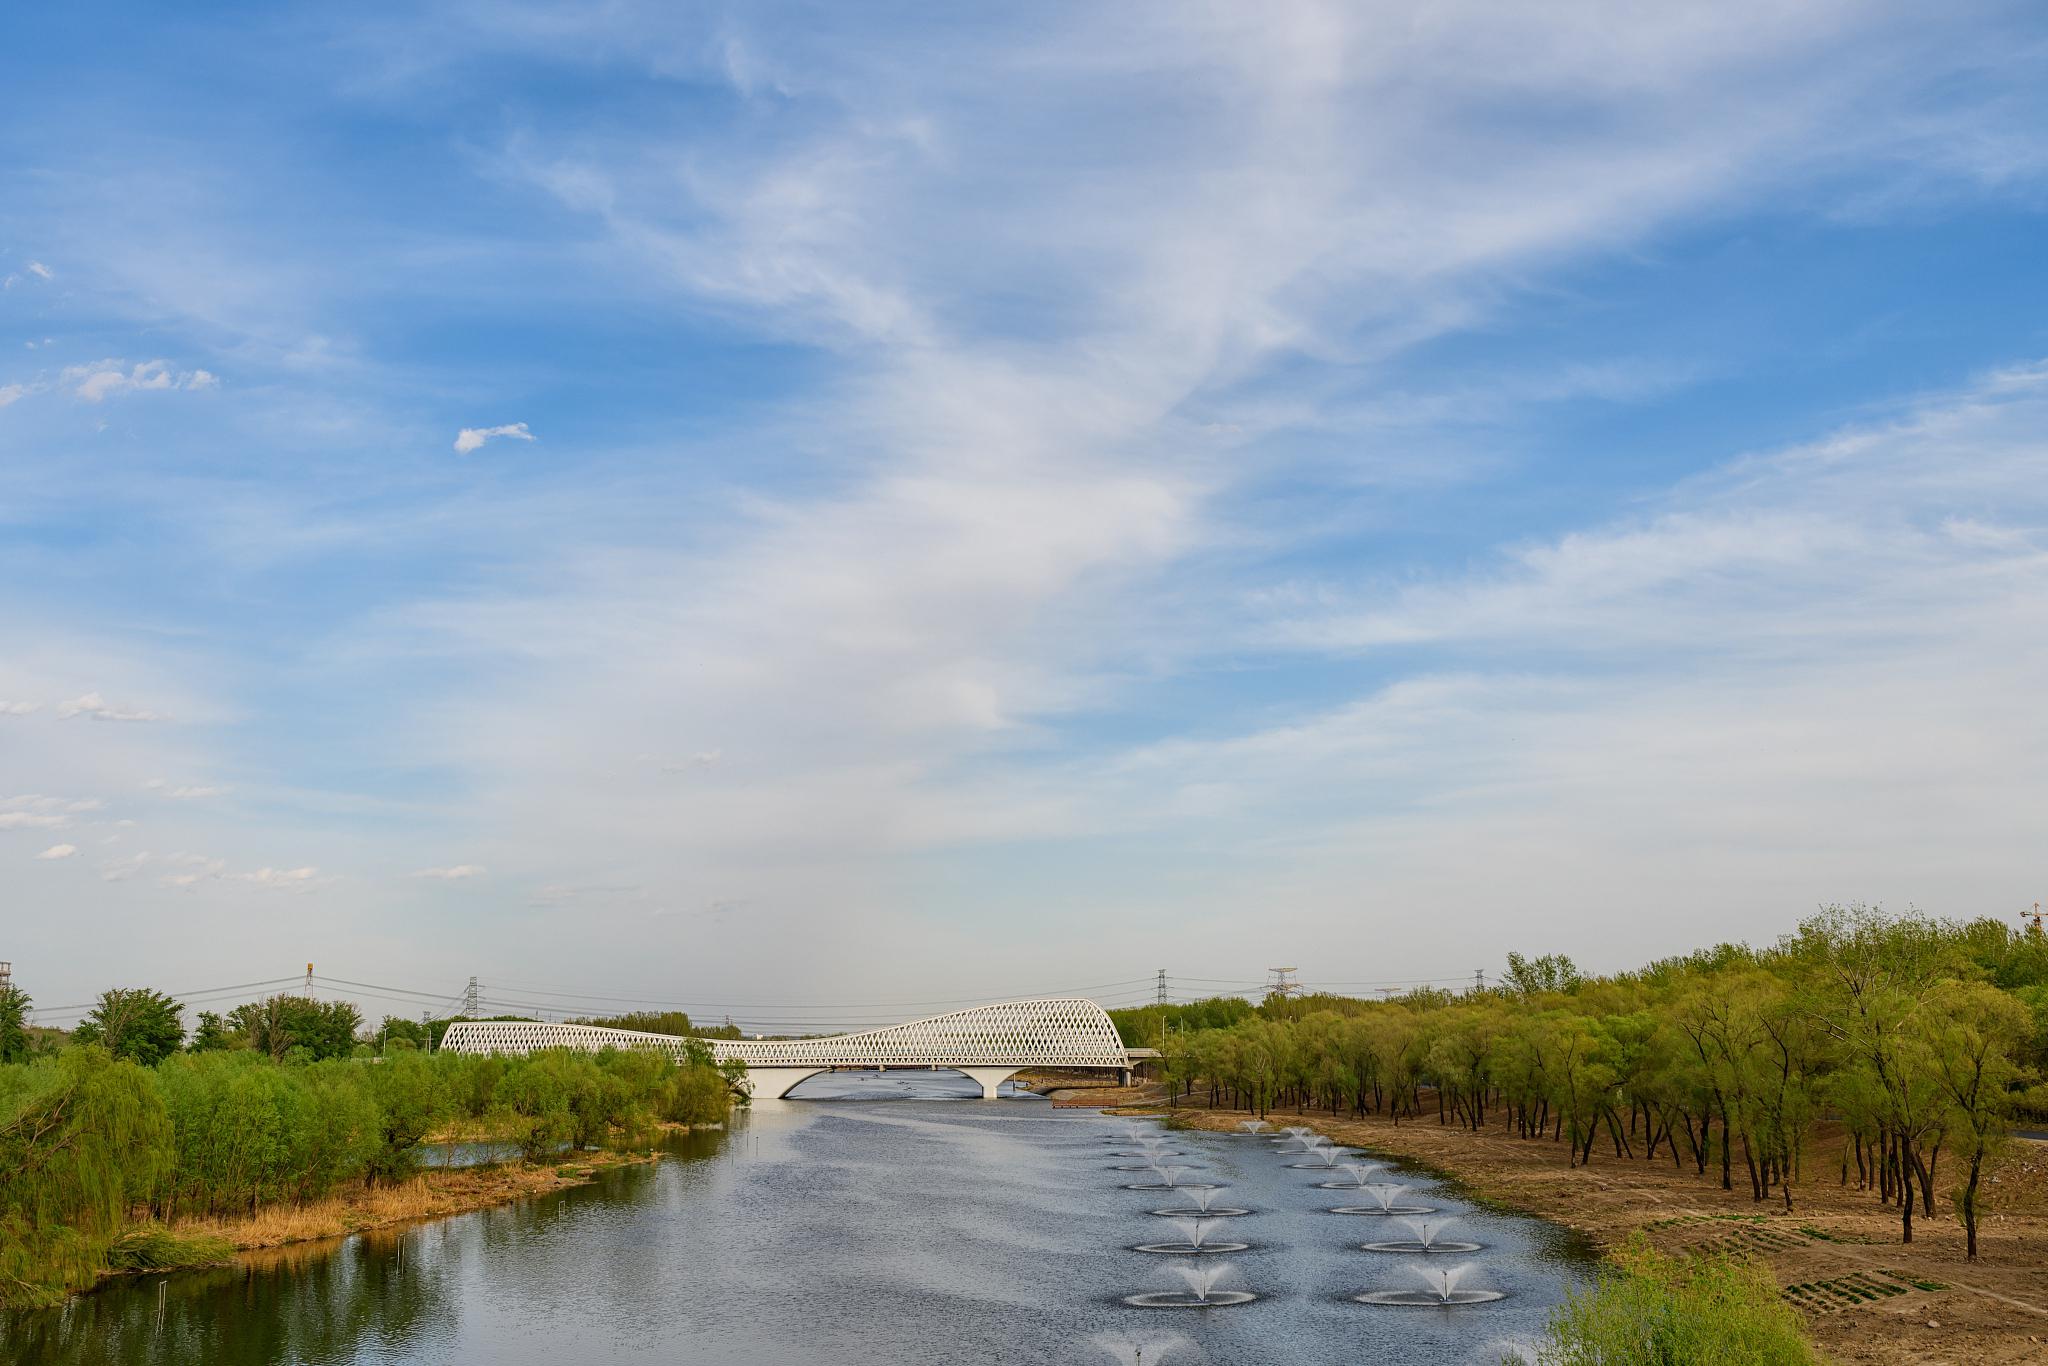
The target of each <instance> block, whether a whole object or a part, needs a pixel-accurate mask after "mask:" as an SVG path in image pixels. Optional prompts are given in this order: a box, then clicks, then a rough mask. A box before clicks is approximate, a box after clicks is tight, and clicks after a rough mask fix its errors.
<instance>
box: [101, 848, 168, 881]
mask: <svg viewBox="0 0 2048 1366" xmlns="http://www.w3.org/2000/svg"><path fill="white" fill-rule="evenodd" d="M155 858H156V856H155V855H154V854H152V853H150V852H149V851H148V850H146V849H145V850H143V851H142V852H140V853H136V854H130V855H128V856H127V857H126V858H120V859H115V860H113V861H112V862H110V863H107V864H104V865H102V867H101V868H100V878H101V880H103V881H106V882H126V881H128V880H129V879H130V878H134V877H137V876H140V875H141V873H142V872H143V870H144V869H146V868H148V867H149V865H150V864H151V863H152V862H154V861H155Z"/></svg>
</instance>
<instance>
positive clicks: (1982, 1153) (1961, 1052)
mask: <svg viewBox="0 0 2048 1366" xmlns="http://www.w3.org/2000/svg"><path fill="white" fill-rule="evenodd" d="M2032 1024H2033V1021H2032V1019H2031V1018H2030V1016H2029V1013H2028V1011H2027V1008H2026V1007H2025V1006H2023V1005H2021V1004H2020V1003H2019V1002H2018V1001H2016V1000H2014V999H2013V998H2012V997H2011V996H2009V995H2007V994H2006V993H2005V992H2002V991H1999V990H1998V989H1996V988H1995V987H1991V986H1987V985H1985V984H1984V983H1981V982H1970V983H1964V984H1961V985H1959V986H1957V987H1956V988H1955V989H1954V990H1953V991H1951V992H1949V993H1946V994H1945V995H1944V996H1943V998H1942V1001H1941V1012H1940V1018H1939V1020H1938V1021H1937V1022H1936V1023H1935V1025H1934V1029H1933V1037H1932V1039H1931V1040H1930V1049H1929V1053H1930V1057H1931V1061H1932V1065H1933V1070H1934V1074H1935V1076H1936V1078H1937V1079H1938V1082H1939V1085H1940V1087H1941V1092H1942V1095H1943V1097H1944V1098H1945V1099H1946V1101H1947V1102H1948V1106H1949V1110H1950V1114H1951V1116H1952V1123H1953V1125H1954V1128H1955V1129H1956V1130H1957V1131H1959V1133H1960V1137H1961V1140H1962V1156H1963V1160H1964V1161H1965V1162H1966V1163H1968V1164H1969V1165H1968V1173H1969V1174H1968V1176H1967V1177H1966V1178H1965V1179H1964V1180H1963V1181H1962V1182H1961V1183H1960V1184H1959V1185H1957V1187H1956V1190H1955V1196H1954V1200H1955V1207H1956V1215H1957V1217H1959V1218H1960V1219H1961V1220H1962V1221H1963V1235H1964V1238H1965V1241H1966V1243H1967V1252H1968V1256H1969V1259H1970V1260H1971V1261H1975V1260H1976V1259H1977V1215H1978V1199H1979V1194H1980V1192H1981V1190H1982V1188H1983V1173H1984V1162H1985V1159H1986V1158H1988V1157H1990V1156H1991V1155H1992V1154H1993V1153H1995V1152H1996V1151H1997V1150H1998V1149H1999V1148H2000V1147H2001V1146H2002V1145H2003V1144H2004V1142H2005V1140H2006V1135H2007V1133H2008V1132H2009V1129H2010V1123H2009V1121H2010V1118H2011V1115H2012V1110H2013V1104H2014V1101H2015V1099H2016V1098H2017V1093H2018V1090H2019V1088H2020V1087H2021V1086H2022V1085H2024V1084H2025V1083H2026V1082H2027V1081H2029V1080H2031V1079H2032V1074H2031V1073H2029V1072H2028V1071H2027V1070H2026V1069H2024V1068H2022V1067H2021V1066H2020V1065H2019V1064H2018V1063H2016V1062H2015V1061H2014V1060H2013V1058H2014V1054H2015V1053H2016V1052H2017V1051H2018V1049H2019V1047H2020V1045H2021V1044H2022V1043H2023V1042H2024V1041H2025V1040H2026V1037H2027V1034H2028V1031H2029V1030H2030V1028H2031V1027H2032Z"/></svg>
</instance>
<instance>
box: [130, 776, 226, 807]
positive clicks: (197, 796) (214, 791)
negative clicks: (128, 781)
mask: <svg viewBox="0 0 2048 1366" xmlns="http://www.w3.org/2000/svg"><path fill="white" fill-rule="evenodd" d="M142 788H143V790H144V791H145V792H154V793H156V794H157V795H158V796H160V797H169V798H170V799H171V800H173V801H180V802H190V801H203V800H205V799H206V798H209V797H224V796H226V795H227V791H228V789H226V788H224V787H200V786H177V787H174V786H172V785H171V784H170V783H168V782H166V781H164V780H163V779H162V778H151V779H150V780H149V781H148V782H146V783H144V784H143V785H142Z"/></svg>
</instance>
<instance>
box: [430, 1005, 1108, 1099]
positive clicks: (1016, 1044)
mask: <svg viewBox="0 0 2048 1366" xmlns="http://www.w3.org/2000/svg"><path fill="white" fill-rule="evenodd" d="M692 1044H703V1045H706V1046H708V1047H709V1048H710V1049H711V1055H712V1057H714V1058H716V1059H718V1060H719V1061H721V1062H722V1061H724V1060H726V1059H728V1058H737V1059H739V1060H740V1061H741V1062H744V1063H745V1064H746V1065H747V1083H746V1084H747V1090H748V1092H749V1093H750V1094H751V1095H753V1096H754V1097H755V1098H756V1099H758V1100H776V1099H780V1098H781V1097H783V1096H785V1095H787V1094H789V1092H790V1090H791V1088H793V1087H794V1086H796V1085H797V1084H798V1083H799V1082H801V1081H803V1080H804V1079H805V1078H806V1077H813V1076H816V1075H817V1074H818V1073H820V1072H826V1071H830V1070H831V1069H832V1068H835V1067H878V1068H889V1067H949V1068H953V1069H955V1070H957V1071H960V1072H964V1073H966V1074H967V1075H968V1076H969V1077H971V1078H972V1079H973V1080H974V1081H975V1082H976V1083H977V1084H978V1085H979V1086H980V1087H981V1093H982V1097H983V1099H993V1098H994V1097H995V1094H996V1088H997V1087H998V1086H1000V1085H1002V1083H1003V1082H1005V1081H1007V1080H1008V1079H1009V1078H1011V1077H1013V1076H1015V1075H1016V1074H1017V1073H1018V1072H1020V1071H1022V1070H1023V1069H1025V1068H1027V1067H1103V1068H1114V1069H1116V1070H1117V1071H1119V1072H1128V1071H1129V1070H1130V1066H1131V1059H1130V1055H1129V1054H1128V1053H1127V1052H1125V1051H1124V1045H1123V1040H1122V1039H1121V1038H1120V1037H1119V1036H1118V1035H1117V1032H1116V1025H1115V1024H1114V1023H1113V1022H1112V1021H1111V1020H1110V1018H1109V1014H1108V1012H1107V1011H1105V1010H1103V1008H1102V1007H1101V1006H1099V1005H1097V1004H1096V1003H1095V1002H1093V1001H1090V1000H1088V999H1086V998H1085V997H1080V996H1050V997H1041V998H1038V999H1034V1000H1027V1001H1004V1002H1002V1003H1000V1004H997V1005H986V1006H974V1007H972V1008H971V1009H968V1010H955V1011H950V1012H948V1013H947V1014H944V1015H934V1016H931V1017H930V1018H928V1019H923V1020H912V1021H910V1022H909V1023H907V1024H900V1025H891V1026H889V1027H888V1028H886V1029H871V1030H866V1031H864V1032H862V1033H858V1034H829V1035H824V1036H821V1037H819V1038H815V1039H695V1038H683V1037H680V1036H677V1035H674V1034H648V1033H643V1032H641V1031H639V1030H633V1029H612V1028H609V1027H606V1026H602V1025H573V1024H548V1023H544V1022H540V1021H526V1020H457V1021H455V1023H453V1024H451V1025H449V1026H448V1030H447V1033H446V1034H445V1035H443V1036H442V1039H441V1047H442V1048H443V1049H448V1050H453V1051H454V1052H457V1053H507V1054H524V1053H531V1052H533V1051H535V1050H536V1049H543V1048H575V1049H581V1050H584V1051H586V1052H592V1053H594V1052H597V1051H599V1050H600V1049H605V1048H623V1049H634V1050H652V1051H660V1052H665V1053H668V1054H669V1055H670V1056H672V1057H675V1058H676V1059H678V1060H680V1059H681V1058H682V1057H683V1056H684V1055H685V1054H686V1052H687V1050H688V1049H689V1047H690V1045H692Z"/></svg>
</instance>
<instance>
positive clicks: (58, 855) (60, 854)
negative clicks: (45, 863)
mask: <svg viewBox="0 0 2048 1366" xmlns="http://www.w3.org/2000/svg"><path fill="white" fill-rule="evenodd" d="M77 852H78V846H77V845H75V844H53V845H51V846H50V847H49V848H47V849H45V850H43V852H42V853H40V854H37V855H36V857H37V858H39V859H52V860H54V859H62V858H70V857H71V856H72V855H73V854H75V853H77Z"/></svg>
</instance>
